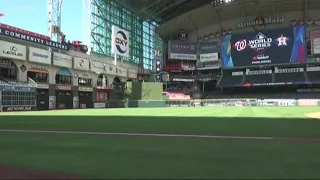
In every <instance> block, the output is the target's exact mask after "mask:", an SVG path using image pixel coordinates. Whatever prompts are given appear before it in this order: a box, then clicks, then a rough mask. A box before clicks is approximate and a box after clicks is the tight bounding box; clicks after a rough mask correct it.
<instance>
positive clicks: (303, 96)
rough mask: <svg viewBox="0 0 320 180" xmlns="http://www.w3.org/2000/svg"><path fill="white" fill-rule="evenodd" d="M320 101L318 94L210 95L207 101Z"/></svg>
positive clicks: (251, 93)
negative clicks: (244, 99)
mask: <svg viewBox="0 0 320 180" xmlns="http://www.w3.org/2000/svg"><path fill="white" fill-rule="evenodd" d="M243 98H246V99H320V93H319V92H303V93H302V92H283V93H282V92H278V93H270V94H268V93H259V92H250V93H244V92H242V93H236V94H235V93H220V94H218V93H211V94H210V95H209V96H208V97H207V99H243Z"/></svg>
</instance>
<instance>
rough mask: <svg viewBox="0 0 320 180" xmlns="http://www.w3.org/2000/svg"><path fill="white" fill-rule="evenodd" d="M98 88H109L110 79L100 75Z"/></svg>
mask: <svg viewBox="0 0 320 180" xmlns="http://www.w3.org/2000/svg"><path fill="white" fill-rule="evenodd" d="M97 86H103V87H105V86H108V78H107V76H106V75H105V74H100V75H99V76H98V78H97Z"/></svg>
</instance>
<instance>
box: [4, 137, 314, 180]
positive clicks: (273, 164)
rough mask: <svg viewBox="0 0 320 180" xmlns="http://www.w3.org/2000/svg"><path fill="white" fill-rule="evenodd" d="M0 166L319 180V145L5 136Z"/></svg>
mask: <svg viewBox="0 0 320 180" xmlns="http://www.w3.org/2000/svg"><path fill="white" fill-rule="evenodd" d="M0 147H1V149H0V163H2V164H11V165H16V166H21V167H26V168H33V169H40V170H45V171H53V172H61V173H67V174H72V175H77V176H78V177H79V176H80V177H83V178H91V179H92V178H93V179H94V178H104V179H105V178H109V179H113V178H118V179H122V178H135V179H144V178H149V179H150V178H158V179H173V178H177V179H185V178H186V179H187V178H188V179H190V178H192V179H203V178H208V179H212V178H224V179H235V178H242V179H249V178H250V179H251V178H255V179H261V178H264V179H268V178H289V179H291V178H298V179H304V178H319V166H320V157H319V149H320V144H319V143H307V144H304V145H303V146H302V145H301V144H297V143H290V142H271V141H264V142H261V141H246V140H243V141H221V140H211V139H181V138H163V137H158V138H154V137H152V138H151V137H141V138H134V137H125V136H121V137H120V136H114V137H107V136H86V135H75V134H70V135H52V134H42V135H41V136H39V135H38V134H23V133H1V136H0Z"/></svg>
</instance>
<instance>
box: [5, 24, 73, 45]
mask: <svg viewBox="0 0 320 180" xmlns="http://www.w3.org/2000/svg"><path fill="white" fill-rule="evenodd" d="M0 35H4V36H7V37H11V38H15V39H19V40H23V41H28V42H31V43H36V44H40V45H44V46H48V47H52V48H57V49H61V50H66V51H68V50H70V46H68V45H67V44H66V43H58V42H55V41H51V40H50V37H47V36H43V35H39V34H36V33H30V31H26V30H22V29H19V28H16V27H13V26H9V25H5V24H0Z"/></svg>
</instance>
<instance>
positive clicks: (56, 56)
mask: <svg viewBox="0 0 320 180" xmlns="http://www.w3.org/2000/svg"><path fill="white" fill-rule="evenodd" d="M53 65H56V66H61V67H67V68H72V57H71V56H69V55H65V54H61V53H56V52H54V53H53Z"/></svg>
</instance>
